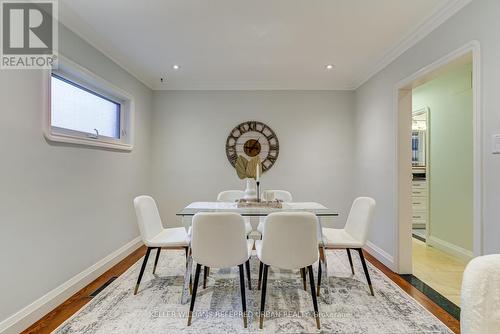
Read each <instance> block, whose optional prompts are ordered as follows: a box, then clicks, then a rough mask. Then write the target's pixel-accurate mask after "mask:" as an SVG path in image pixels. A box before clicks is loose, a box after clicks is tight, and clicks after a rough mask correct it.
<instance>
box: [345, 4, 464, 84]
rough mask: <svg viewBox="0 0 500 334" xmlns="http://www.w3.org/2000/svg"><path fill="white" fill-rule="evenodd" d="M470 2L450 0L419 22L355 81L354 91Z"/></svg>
mask: <svg viewBox="0 0 500 334" xmlns="http://www.w3.org/2000/svg"><path fill="white" fill-rule="evenodd" d="M471 1H472V0H450V1H448V2H447V3H446V4H444V5H443V6H442V7H440V8H438V9H437V10H436V11H435V12H434V13H432V14H431V15H430V16H428V17H427V18H426V19H424V20H423V21H421V22H420V23H419V24H418V25H417V27H416V28H415V29H413V30H412V31H411V33H409V34H408V35H407V36H405V37H404V38H402V39H401V40H400V41H399V42H397V43H396V44H394V45H393V46H392V47H391V48H390V49H389V50H388V51H387V52H386V53H385V54H384V55H383V56H382V58H381V59H380V60H379V61H377V62H376V63H375V65H374V66H373V67H372V68H371V69H370V70H369V71H367V72H366V73H365V74H364V75H362V76H361V77H360V78H359V80H357V81H356V82H357V84H356V85H354V86H355V89H358V88H359V87H361V86H362V85H363V84H364V83H365V82H367V81H368V80H370V79H371V78H372V77H373V76H374V75H376V74H377V73H378V72H380V71H382V70H383V69H384V68H385V67H387V66H388V65H389V64H390V63H392V62H393V61H394V60H396V59H397V58H398V57H399V56H401V55H402V54H403V53H404V52H406V51H407V50H408V49H410V48H411V47H412V46H414V45H415V44H417V43H418V42H420V41H421V40H422V39H424V38H425V37H426V36H427V35H429V34H430V33H431V32H432V31H433V30H435V29H436V28H438V27H439V26H440V25H441V24H443V23H444V22H446V21H447V20H448V19H449V18H450V17H452V16H453V15H455V14H456V13H457V12H458V11H459V10H461V9H462V8H463V7H465V6H466V5H468V4H469V3H470V2H471Z"/></svg>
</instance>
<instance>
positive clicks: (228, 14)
mask: <svg viewBox="0 0 500 334" xmlns="http://www.w3.org/2000/svg"><path fill="white" fill-rule="evenodd" d="M457 1H458V0H418V1H416V0H252V1H248V0H209V1H207V0H144V1H139V0H105V1H104V0H60V15H59V16H60V20H61V21H62V23H63V24H64V25H66V26H67V27H69V28H70V29H71V30H73V31H74V32H76V33H77V34H78V35H80V36H81V37H83V38H84V39H85V40H87V41H88V42H90V43H91V44H92V45H94V46H95V47H97V48H98V49H100V50H101V51H102V52H103V53H105V54H106V55H108V56H109V57H111V58H112V59H113V60H114V61H116V62H117V63H118V64H120V65H121V66H122V67H124V68H125V69H126V70H128V71H129V72H130V73H132V74H133V75H134V76H136V77H137V78H138V79H140V80H141V81H142V82H144V83H145V84H146V85H148V86H149V87H151V88H153V89H202V90H204V89H256V90H257V89H325V90H330V89H353V88H356V87H357V86H358V85H359V84H361V83H362V82H364V81H365V80H366V79H368V77H369V76H370V75H371V74H373V73H374V71H375V70H376V69H377V68H380V67H381V66H382V65H383V62H384V61H386V62H388V61H390V60H391V59H389V58H388V57H390V56H391V54H394V53H395V52H397V50H398V48H399V49H401V46H402V45H404V43H405V41H406V42H407V40H408V39H409V38H410V37H412V38H415V34H416V32H418V30H417V29H422V27H423V26H424V25H425V22H426V20H429V19H431V18H433V17H436V15H438V13H440V12H442V11H443V10H444V9H446V8H448V7H449V6H450V3H452V2H457ZM440 15H441V14H440ZM401 51H404V50H401ZM174 64H178V65H180V66H181V68H180V69H179V70H176V71H174V70H173V69H172V65H174ZM326 64H335V68H334V69H333V70H326V69H325V65H326ZM160 77H165V78H166V82H164V83H161V82H160Z"/></svg>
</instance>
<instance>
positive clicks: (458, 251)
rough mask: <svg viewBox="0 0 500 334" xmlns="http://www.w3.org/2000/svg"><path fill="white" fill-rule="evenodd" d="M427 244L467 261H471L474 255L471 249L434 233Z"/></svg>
mask: <svg viewBox="0 0 500 334" xmlns="http://www.w3.org/2000/svg"><path fill="white" fill-rule="evenodd" d="M427 244H428V245H430V246H432V247H435V248H437V249H440V250H442V251H443V252H445V253H448V254H451V255H453V256H456V257H458V258H460V259H463V260H466V261H469V260H471V259H472V258H473V257H474V254H473V253H472V252H471V251H470V250H467V249H465V248H462V247H459V246H457V245H454V244H452V243H450V242H448V241H445V240H442V239H439V238H437V237H435V236H432V235H431V236H429V238H428V240H427Z"/></svg>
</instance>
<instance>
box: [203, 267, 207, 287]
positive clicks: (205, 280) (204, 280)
mask: <svg viewBox="0 0 500 334" xmlns="http://www.w3.org/2000/svg"><path fill="white" fill-rule="evenodd" d="M207 277H208V267H207V266H204V267H203V289H206V288H207Z"/></svg>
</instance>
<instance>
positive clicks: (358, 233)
mask: <svg viewBox="0 0 500 334" xmlns="http://www.w3.org/2000/svg"><path fill="white" fill-rule="evenodd" d="M374 210H375V200H374V199H373V198H371V197H358V198H356V199H355V200H354V202H353V203H352V206H351V211H350V212H349V216H348V217H347V222H346V224H345V228H344V229H345V231H346V232H347V233H349V234H350V235H351V236H352V237H353V238H354V239H356V240H357V241H360V242H362V243H363V244H365V243H366V238H367V236H368V228H369V226H370V223H371V221H372V218H373V212H374Z"/></svg>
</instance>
